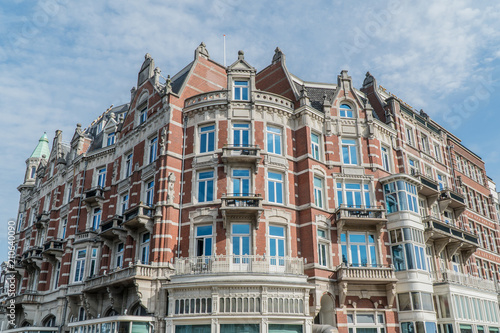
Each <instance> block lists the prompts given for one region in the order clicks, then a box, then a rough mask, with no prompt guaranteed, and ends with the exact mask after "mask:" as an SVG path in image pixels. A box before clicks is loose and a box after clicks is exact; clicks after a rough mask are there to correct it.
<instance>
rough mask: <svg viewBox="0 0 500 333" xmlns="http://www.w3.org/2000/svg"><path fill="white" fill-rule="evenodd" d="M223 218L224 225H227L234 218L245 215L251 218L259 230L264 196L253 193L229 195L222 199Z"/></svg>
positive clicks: (223, 196) (224, 195)
mask: <svg viewBox="0 0 500 333" xmlns="http://www.w3.org/2000/svg"><path fill="white" fill-rule="evenodd" d="M221 201H222V204H221V207H220V210H221V212H222V217H223V220H224V224H225V225H227V223H228V221H229V220H230V219H231V218H233V217H235V216H236V217H241V216H243V215H246V216H250V217H251V218H252V220H253V222H254V223H255V226H256V228H258V222H259V218H260V215H261V213H262V212H263V208H262V196H261V195H260V194H253V193H227V194H223V195H222V197H221Z"/></svg>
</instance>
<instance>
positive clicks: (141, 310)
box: [130, 303, 148, 316]
mask: <svg viewBox="0 0 500 333" xmlns="http://www.w3.org/2000/svg"><path fill="white" fill-rule="evenodd" d="M130 313H131V314H132V315H133V316H147V315H148V310H146V308H145V307H144V306H142V305H141V304H140V303H137V304H136V305H134V306H133V307H132V309H131V311H130Z"/></svg>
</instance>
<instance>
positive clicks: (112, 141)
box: [106, 132, 115, 146]
mask: <svg viewBox="0 0 500 333" xmlns="http://www.w3.org/2000/svg"><path fill="white" fill-rule="evenodd" d="M113 144H115V132H111V133H108V139H107V142H106V146H111V145H113Z"/></svg>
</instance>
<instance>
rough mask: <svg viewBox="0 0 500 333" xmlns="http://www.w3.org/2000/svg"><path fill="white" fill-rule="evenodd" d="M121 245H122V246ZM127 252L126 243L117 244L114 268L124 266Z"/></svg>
mask: <svg viewBox="0 0 500 333" xmlns="http://www.w3.org/2000/svg"><path fill="white" fill-rule="evenodd" d="M120 245H121V246H120ZM124 253H125V243H123V242H119V243H116V245H115V255H114V259H115V260H114V268H115V269H119V268H123V261H124V260H123V259H124Z"/></svg>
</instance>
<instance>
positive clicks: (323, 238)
mask: <svg viewBox="0 0 500 333" xmlns="http://www.w3.org/2000/svg"><path fill="white" fill-rule="evenodd" d="M316 237H317V242H318V264H319V265H320V266H323V267H329V266H330V238H329V232H328V230H327V229H324V228H317V230H316Z"/></svg>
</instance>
